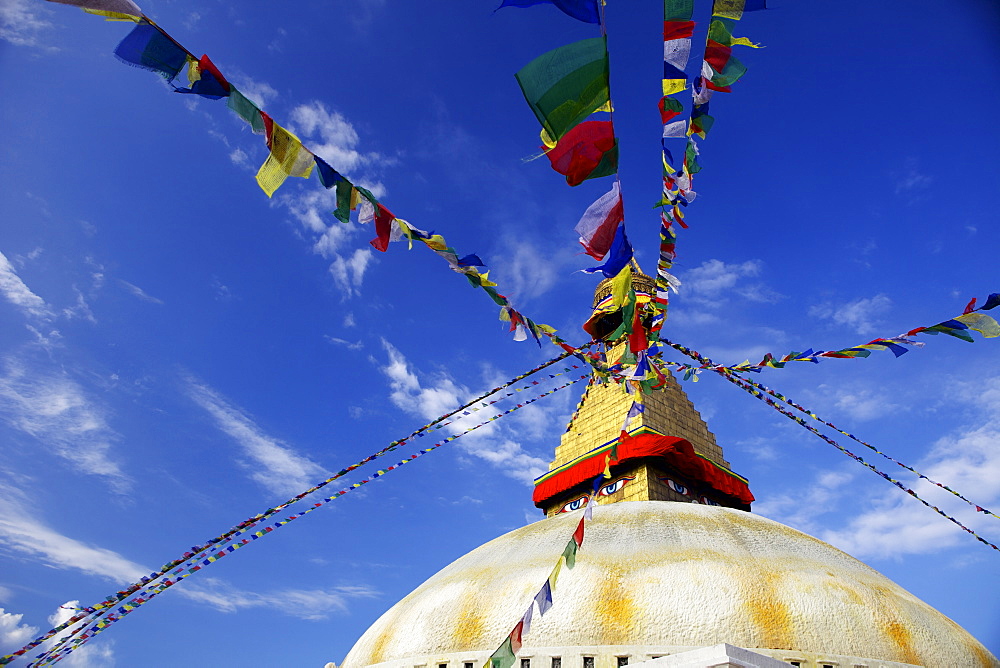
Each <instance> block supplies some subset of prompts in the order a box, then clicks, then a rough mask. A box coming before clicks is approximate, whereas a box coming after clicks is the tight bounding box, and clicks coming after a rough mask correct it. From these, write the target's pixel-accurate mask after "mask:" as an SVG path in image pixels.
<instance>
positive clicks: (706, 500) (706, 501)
mask: <svg viewBox="0 0 1000 668" xmlns="http://www.w3.org/2000/svg"><path fill="white" fill-rule="evenodd" d="M701 502H702V503H704V504H705V505H706V506H721V505H722V504H721V503H719V502H718V501H713V500H712V499H710V498H708V497H707V496H703V497H701Z"/></svg>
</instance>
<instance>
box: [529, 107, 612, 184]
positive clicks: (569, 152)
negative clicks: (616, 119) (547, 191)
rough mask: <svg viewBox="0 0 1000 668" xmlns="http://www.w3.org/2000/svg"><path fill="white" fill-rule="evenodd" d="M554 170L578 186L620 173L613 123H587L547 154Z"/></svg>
mask: <svg viewBox="0 0 1000 668" xmlns="http://www.w3.org/2000/svg"><path fill="white" fill-rule="evenodd" d="M546 155H547V156H548V158H549V162H551V163H552V169H554V170H556V171H557V172H559V173H560V174H562V175H563V176H565V177H566V183H568V184H569V185H571V186H577V185H580V184H581V183H583V182H584V181H586V180H587V179H590V178H596V177H599V176H609V175H611V174H614V173H615V172H617V171H618V143H617V141H616V140H615V133H614V127H613V126H612V125H611V121H584V122H583V123H580V124H579V125H577V126H576V127H574V128H573V129H572V130H570V131H569V132H567V133H566V134H565V135H564V136H563V138H562V139H560V140H559V143H558V144H556V146H555V148H553V149H552V150H551V151H549V152H548V153H546Z"/></svg>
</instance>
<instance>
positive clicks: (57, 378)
mask: <svg viewBox="0 0 1000 668" xmlns="http://www.w3.org/2000/svg"><path fill="white" fill-rule="evenodd" d="M0 416H2V417H3V418H4V419H5V420H6V421H7V422H8V424H10V425H11V426H13V427H15V428H16V429H19V430H20V431H23V432H24V433H26V434H29V435H30V436H32V437H34V438H35V439H37V440H38V441H39V442H41V443H42V444H44V445H45V446H47V447H48V448H50V449H51V450H52V451H53V452H55V454H57V455H58V456H60V457H62V458H63V459H65V460H66V461H68V462H70V463H71V464H72V465H73V466H74V467H75V468H77V469H78V470H80V471H82V472H83V473H87V474H91V475H100V476H105V477H106V478H107V479H108V480H109V482H110V483H111V486H112V488H113V489H115V490H116V491H119V492H123V491H125V490H126V489H128V488H129V487H130V486H131V481H130V480H129V478H128V477H127V476H126V475H125V474H124V473H123V472H122V470H121V468H120V467H119V465H118V464H117V463H116V462H114V461H112V460H111V459H109V457H108V453H109V451H110V449H111V444H112V443H113V442H114V441H117V440H118V438H119V436H118V434H116V433H115V432H114V431H113V430H112V429H111V427H109V426H108V424H107V421H106V420H105V418H104V410H103V409H102V408H101V407H99V406H98V405H97V404H96V403H95V402H94V401H93V400H92V399H90V398H89V397H88V396H87V394H86V393H85V391H84V390H83V388H82V387H80V385H79V384H77V383H76V382H74V381H73V380H72V379H70V378H69V377H68V376H66V375H65V374H64V373H62V374H52V373H46V372H44V371H42V370H40V369H28V368H27V367H26V365H25V364H24V362H23V361H21V360H15V359H12V358H8V359H7V360H6V369H5V373H4V375H3V376H0Z"/></svg>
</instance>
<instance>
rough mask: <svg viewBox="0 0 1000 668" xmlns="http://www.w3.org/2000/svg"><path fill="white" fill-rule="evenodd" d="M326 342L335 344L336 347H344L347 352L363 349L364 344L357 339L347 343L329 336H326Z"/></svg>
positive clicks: (344, 340)
mask: <svg viewBox="0 0 1000 668" xmlns="http://www.w3.org/2000/svg"><path fill="white" fill-rule="evenodd" d="M326 340H327V341H329V342H330V343H335V344H337V345H338V346H344V347H345V348H347V349H348V350H361V349H362V348H364V347H365V344H364V342H363V341H361V339H358V340H357V341H354V342H351V341H348V340H347V339H341V338H338V337H336V336H329V335H327V336H326Z"/></svg>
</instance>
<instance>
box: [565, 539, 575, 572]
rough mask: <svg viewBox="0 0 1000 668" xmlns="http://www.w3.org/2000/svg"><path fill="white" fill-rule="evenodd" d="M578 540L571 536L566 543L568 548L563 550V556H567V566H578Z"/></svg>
mask: <svg viewBox="0 0 1000 668" xmlns="http://www.w3.org/2000/svg"><path fill="white" fill-rule="evenodd" d="M578 547H579V546H578V545H577V544H576V541H575V540H573V539H572V538H570V540H569V542H568V543H566V549H565V550H563V552H562V556H563V557H565V558H566V568H573V567H574V566H576V551H577V549H578Z"/></svg>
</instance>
